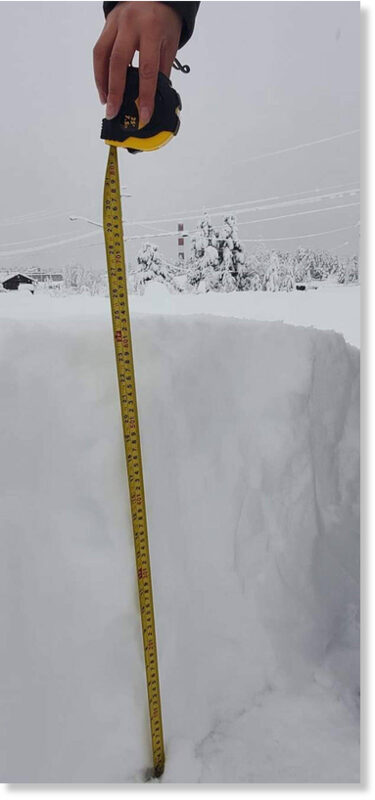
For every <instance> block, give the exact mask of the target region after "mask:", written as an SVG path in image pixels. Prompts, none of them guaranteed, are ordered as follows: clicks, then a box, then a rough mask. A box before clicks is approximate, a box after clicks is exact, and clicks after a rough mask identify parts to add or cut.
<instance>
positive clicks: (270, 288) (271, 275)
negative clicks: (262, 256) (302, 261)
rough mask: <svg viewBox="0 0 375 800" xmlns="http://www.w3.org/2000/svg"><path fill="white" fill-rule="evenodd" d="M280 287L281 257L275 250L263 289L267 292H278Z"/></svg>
mask: <svg viewBox="0 0 375 800" xmlns="http://www.w3.org/2000/svg"><path fill="white" fill-rule="evenodd" d="M279 286H280V278H279V256H278V254H277V253H276V251H275V250H273V251H272V253H271V258H270V263H269V267H268V269H267V272H266V274H265V278H264V284H263V289H264V290H265V291H266V292H277V291H278V290H279Z"/></svg>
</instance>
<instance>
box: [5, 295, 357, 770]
mask: <svg viewBox="0 0 375 800" xmlns="http://www.w3.org/2000/svg"><path fill="white" fill-rule="evenodd" d="M332 291H333V290H332ZM338 292H342V294H341V295H340V297H342V299H343V305H342V306H339V303H338V300H337V297H338V296H339V295H338ZM357 294H358V290H356V289H345V288H344V289H341V288H340V289H338V290H336V294H335V295H334V297H335V299H336V301H335V302H332V303H331V302H330V301H329V300H328V299H327V305H324V304H323V303H322V305H321V306H320V307H319V305H318V300H319V302H322V298H318V295H319V292H310V293H308V294H307V293H306V296H305V295H304V296H303V297H301V296H300V295H293V296H290V295H277V296H276V297H277V299H278V303H277V302H276V300H275V299H274V296H272V295H267V296H265V294H261V293H255V294H254V295H253V296H251V297H250V296H248V297H247V298H245V297H244V298H243V297H242V296H241V295H236V296H234V295H225V296H224V295H220V303H219V299H218V300H217V301H216V297H215V296H210V295H209V296H206V297H204V298H200V297H198V298H188V297H172V298H171V301H169V299H168V298H167V299H166V297H165V295H164V298H163V297H162V295H161V293H160V292H156V293H155V292H154V293H153V296H152V293H151V295H150V297H149V298H148V295H147V294H146V295H145V297H144V298H138V297H133V298H132V307H133V309H135V310H138V311H139V310H142V311H145V312H147V313H144V314H139V313H135V314H134V318H133V335H134V348H135V357H136V372H137V384H138V396H139V410H140V421H141V430H142V444H143V457H144V470H145V487H146V497H147V504H148V518H149V532H150V546H151V559H152V568H153V584H154V594H155V598H154V599H155V611H156V623H157V634H158V646H159V661H160V676H161V692H162V703H163V715H164V732H165V741H166V755H167V762H166V770H165V774H164V776H163V778H162V781H164V782H214V783H220V782H264V783H269V782H270V783H277V782H308V783H315V782H318V783H324V782H356V781H358V777H359V766H358V764H359V741H358V740H359V723H358V713H359V712H358V692H359V685H358V684H359V676H358V658H359V642H358V637H359V632H358V624H359V623H358V603H359V543H358V537H359V532H358V512H359V509H358V502H359V490H358V447H359V436H358V405H359V403H358V392H359V352H358V350H357V349H356V348H355V347H353V346H351V345H349V344H347V343H346V342H345V340H344V338H343V337H342V336H341V335H340V334H339V333H334V332H326V331H324V330H323V331H319V330H317V329H316V327H309V326H312V325H316V326H317V327H322V328H335V327H336V329H337V330H339V331H342V332H343V333H344V335H345V337H346V339H347V341H349V342H354V343H355V344H357V343H358V341H359V340H358V318H357V316H356V315H357V311H356V303H357ZM249 295H250V293H249ZM328 295H329V292H328V290H327V298H328ZM158 297H159V300H158ZM344 298H345V301H344ZM193 301H194V303H193ZM215 301H216V303H217V308H216V311H215ZM235 301H236V303H235ZM157 302H159V303H160V304H162V303H164V306H165V307H164V308H163V309H161V308H159V309H158V310H159V312H161V311H162V312H163V313H155V308H156V307H157V305H156V304H157ZM169 302H171V303H173V308H172V307H171V308H170V309H169V310H168V308H167V303H169ZM189 302H190V303H193V305H191V306H190V312H189ZM224 303H226V304H227V305H226V309H227V314H229V316H230V317H231V318H224V317H219V316H213V314H215V313H216V314H224V310H225V309H224V305H223V304H224ZM299 303H304V319H303V320H302V319H300V318H299V316H298V313H300V315H301V317H302V316H303V314H302V312H301V311H298V309H301V306H299V305H298V304H299ZM151 304H153V308H150V307H149V308H148V307H147V306H148V305H149V306H151ZM177 304H179V306H177ZM210 304H212V307H211V308H210ZM240 304H243V306H242V305H241V307H240ZM345 305H346V308H347V313H348V314H349V319H346V314H345V312H344V306H345ZM219 306H220V307H219ZM323 306H324V308H323ZM177 307H178V308H179V310H180V311H181V312H183V314H182V313H181V314H176V309H177ZM193 309H194V310H195V311H197V310H199V311H203V312H204V313H205V314H206V313H207V312H209V314H210V316H204V315H202V314H199V315H192V313H191V312H192V310H193ZM349 309H350V311H349ZM173 310H174V314H173V313H172V312H173ZM151 312H152V313H151ZM245 312H246V313H245ZM255 312H256V313H255ZM262 314H263V318H265V319H273V318H274V317H276V318H277V317H279V318H281V317H283V318H284V319H287V321H288V322H293V325H285V324H284V323H281V322H265V321H252V320H248V319H234V318H233V317H242V316H254V317H258V316H262ZM0 317H1V338H0V362H1V367H0V376H1V397H2V402H1V420H0V447H1V452H2V458H1V462H0V470H1V472H0V487H1V488H0V494H1V511H0V514H1V520H2V529H3V531H2V538H1V542H2V543H1V548H2V553H1V558H0V564H1V567H0V570H1V578H0V585H1V587H2V603H1V607H0V625H1V629H0V641H1V650H2V652H1V656H0V664H1V667H0V670H1V681H0V718H1V720H2V721H1V731H0V736H1V741H0V754H1V756H0V758H1V760H2V763H1V767H0V775H1V778H2V780H3V781H14V782H65V783H66V782H108V781H111V782H119V783H121V782H128V781H133V782H138V781H143V780H144V779H145V774H146V770H147V768H148V767H149V766H150V760H151V759H150V744H149V729H148V719H147V700H146V690H145V677H144V666H143V653H142V646H141V634H140V625H139V614H138V598H137V589H136V577H135V568H134V554H133V541H132V532H131V524H130V511H129V503H128V495H127V484H126V476H125V465H124V455H123V444H122V432H121V423H120V416H119V405H118V396H117V382H116V373H115V362H114V355H113V343H112V332H111V321H110V313H109V305H108V300H107V299H105V298H89V297H69V298H60V299H55V298H49V297H37V296H34V297H32V296H27V297H24V296H22V297H21V296H19V295H17V294H16V293H14V295H12V296H10V295H2V296H1V297H0ZM298 324H299V325H302V324H303V325H306V326H307V327H295V325H298ZM4 454H5V455H4Z"/></svg>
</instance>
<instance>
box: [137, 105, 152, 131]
mask: <svg viewBox="0 0 375 800" xmlns="http://www.w3.org/2000/svg"><path fill="white" fill-rule="evenodd" d="M150 119H151V112H150V109H149V108H148V106H141V110H140V114H139V122H140V127H143V126H144V125H147V123H148V122H149V121H150Z"/></svg>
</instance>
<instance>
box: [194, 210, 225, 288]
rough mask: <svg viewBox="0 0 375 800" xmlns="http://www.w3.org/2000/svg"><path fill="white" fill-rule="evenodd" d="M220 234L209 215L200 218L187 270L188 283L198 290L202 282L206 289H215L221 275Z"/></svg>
mask: <svg viewBox="0 0 375 800" xmlns="http://www.w3.org/2000/svg"><path fill="white" fill-rule="evenodd" d="M218 268H219V254H218V235H217V232H216V231H215V229H214V228H213V226H212V225H211V222H210V220H209V218H208V216H207V214H204V216H203V217H202V219H201V220H200V222H199V224H198V227H197V230H196V234H195V236H193V238H192V242H191V256H190V259H189V265H188V272H187V285H188V286H189V287H190V288H191V289H192V290H193V291H198V289H199V286H200V285H201V282H204V284H205V290H206V291H209V290H210V289H211V290H214V289H215V287H216V286H217V284H218V279H219V276H218V275H217V274H216V273H217V272H218Z"/></svg>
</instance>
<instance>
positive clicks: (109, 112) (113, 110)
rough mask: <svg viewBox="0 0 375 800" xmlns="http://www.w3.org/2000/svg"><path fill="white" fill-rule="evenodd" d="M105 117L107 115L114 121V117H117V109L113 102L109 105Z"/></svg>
mask: <svg viewBox="0 0 375 800" xmlns="http://www.w3.org/2000/svg"><path fill="white" fill-rule="evenodd" d="M105 115H106V117H107V119H112V118H113V117H115V116H116V107H115V104H114V103H112V101H111V100H110V101H109V103H107V109H106V114H105Z"/></svg>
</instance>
